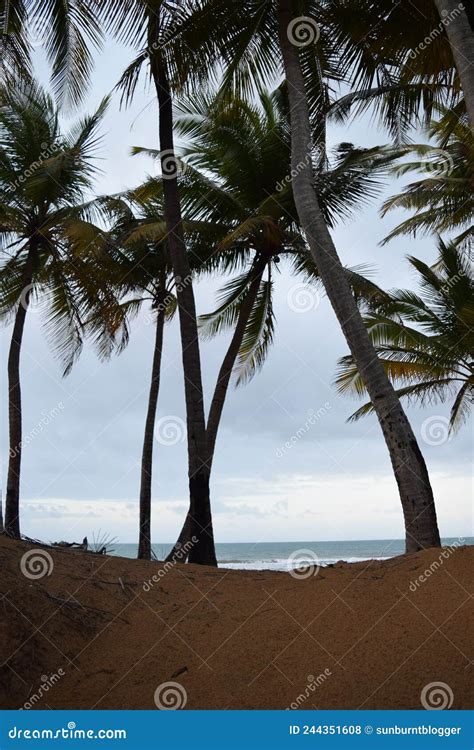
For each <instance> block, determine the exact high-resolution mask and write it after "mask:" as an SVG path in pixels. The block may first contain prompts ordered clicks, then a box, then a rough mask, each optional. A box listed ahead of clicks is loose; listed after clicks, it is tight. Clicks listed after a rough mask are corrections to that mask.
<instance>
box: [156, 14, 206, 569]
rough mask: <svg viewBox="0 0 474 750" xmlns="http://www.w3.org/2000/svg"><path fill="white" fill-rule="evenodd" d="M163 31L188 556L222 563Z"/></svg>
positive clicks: (163, 117) (159, 73)
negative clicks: (185, 439) (190, 543)
mask: <svg viewBox="0 0 474 750" xmlns="http://www.w3.org/2000/svg"><path fill="white" fill-rule="evenodd" d="M158 32H159V17H157V16H152V17H151V18H150V22H149V29H148V33H149V39H148V41H149V48H150V49H156V48H157V47H158V51H157V52H156V53H154V54H151V55H150V63H151V73H152V76H153V81H154V84H155V87H156V92H157V96H158V105H159V108H160V124H159V132H160V151H161V167H162V172H163V176H164V179H163V194H164V213H165V221H166V226H167V231H168V235H167V241H168V244H169V248H170V255H171V262H172V266H173V273H174V278H175V282H176V295H177V299H178V308H179V322H180V331H181V345H182V353H183V370H184V386H185V398H186V417H187V436H188V473H189V495H190V512H191V526H192V534H191V536H192V537H193V540H195V541H194V543H193V546H192V549H191V550H190V553H189V561H190V562H194V563H201V564H202V565H217V560H216V553H215V546H214V533H213V529H212V517H211V503H210V494H209V467H208V465H207V448H206V422H205V416H204V399H203V388H202V376H201V360H200V353H199V340H198V330H197V320H196V306H195V300H194V292H193V287H192V281H191V270H190V267H189V260H188V256H187V253H186V245H185V242H184V232H183V222H182V218H181V207H180V199H179V192H178V181H177V168H176V160H175V155H174V140H173V109H172V100H171V92H170V85H169V80H168V73H167V67H166V61H165V60H164V58H163V56H162V54H161V52H160V49H159V33H158Z"/></svg>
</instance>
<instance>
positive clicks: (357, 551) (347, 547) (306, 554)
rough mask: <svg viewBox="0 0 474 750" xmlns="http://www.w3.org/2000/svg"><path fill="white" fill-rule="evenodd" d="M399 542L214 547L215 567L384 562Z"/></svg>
mask: <svg viewBox="0 0 474 750" xmlns="http://www.w3.org/2000/svg"><path fill="white" fill-rule="evenodd" d="M442 541H443V545H444V546H452V545H455V546H456V547H457V546H461V545H464V544H474V537H465V538H461V537H449V538H446V539H443V540H442ZM113 547H114V550H113V553H112V554H114V555H120V556H121V557H136V554H137V545H136V544H118V543H117V544H114V545H113ZM170 548H171V545H168V544H153V551H154V553H155V555H156V557H157V559H158V560H164V558H165V557H166V555H167V554H168V552H169V550H170ZM404 548H405V543H404V540H402V539H367V540H352V541H343V542H257V543H244V542H239V543H224V544H216V553H217V559H218V563H219V566H220V567H222V568H236V569H240V570H290V569H292V568H298V567H302V566H304V565H305V564H306V565H307V564H312V565H322V566H324V565H331V564H332V563H335V562H338V561H339V560H344V561H345V562H360V561H363V560H372V559H376V560H388V559H389V558H390V557H395V556H396V555H401V554H403V552H404V551H405V549H404Z"/></svg>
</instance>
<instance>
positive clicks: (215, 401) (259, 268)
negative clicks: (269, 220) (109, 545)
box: [166, 257, 267, 562]
mask: <svg viewBox="0 0 474 750" xmlns="http://www.w3.org/2000/svg"><path fill="white" fill-rule="evenodd" d="M266 264H267V260H266V259H265V258H264V257H260V258H258V259H257V261H256V262H255V264H254V269H253V274H254V276H253V279H252V281H251V283H250V286H249V289H248V292H247V294H246V296H245V298H244V300H243V302H242V305H241V308H240V312H239V318H238V320H237V325H236V326H235V330H234V334H233V336H232V340H231V342H230V344H229V347H228V349H227V352H226V354H225V357H224V359H223V361H222V365H221V369H220V370H219V375H218V377H217V383H216V387H215V388H214V394H213V397H212V401H211V406H210V409H209V416H208V419H207V449H208V466H209V470H211V469H212V462H213V459H214V451H215V447H216V438H217V432H218V430H219V425H220V422H221V417H222V411H223V408H224V403H225V399H226V395H227V391H228V388H229V382H230V378H231V375H232V371H233V369H234V365H235V360H236V359H237V355H238V353H239V349H240V347H241V345H242V341H243V338H244V334H245V328H246V326H247V323H248V320H249V318H250V314H251V312H252V309H253V306H254V304H255V300H256V299H257V294H258V290H259V288H260V283H261V281H262V276H263V272H264V270H265V266H266ZM191 536H192V533H191V517H190V514H189V512H188V514H187V516H186V518H185V521H184V524H183V527H182V529H181V531H180V534H179V537H178V539H177V541H176V544H175V545H174V547H173V549H172V550H171V552H170V553H169V555H168V557H167V558H166V562H171V561H176V560H178V559H179V560H181V562H183V561H184V560H183V557H182V556H181V552H180V550H182V548H183V546H184V545H185V544H187V543H189V542H190V540H191Z"/></svg>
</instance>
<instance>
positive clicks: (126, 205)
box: [96, 191, 176, 560]
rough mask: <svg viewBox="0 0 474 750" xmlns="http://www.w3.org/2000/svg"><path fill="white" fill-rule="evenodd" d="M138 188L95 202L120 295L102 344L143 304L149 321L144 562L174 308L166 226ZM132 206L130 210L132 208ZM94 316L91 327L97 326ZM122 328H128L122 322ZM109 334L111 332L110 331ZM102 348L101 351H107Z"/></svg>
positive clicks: (159, 209)
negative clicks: (106, 222) (108, 225)
mask: <svg viewBox="0 0 474 750" xmlns="http://www.w3.org/2000/svg"><path fill="white" fill-rule="evenodd" d="M136 192H139V191H129V192H128V193H126V194H125V195H124V196H119V197H116V198H113V199H106V200H105V201H99V204H102V205H99V206H98V207H99V209H101V211H102V212H104V210H105V212H106V213H107V214H108V218H109V219H113V227H112V229H111V236H110V239H111V245H112V247H111V255H110V262H109V264H108V268H109V277H108V278H109V281H110V282H111V283H112V284H113V285H114V287H115V289H116V293H117V296H118V297H120V298H123V301H122V303H121V305H120V310H119V311H117V312H118V321H117V323H121V325H120V326H119V325H116V326H115V327H114V329H113V330H112V331H111V330H110V327H109V328H107V327H103V328H102V332H101V333H102V338H103V339H104V345H105V347H107V346H108V345H109V346H110V351H111V348H112V346H113V345H114V343H115V340H116V337H117V332H118V330H120V328H123V324H124V323H125V325H127V321H128V320H129V319H130V318H131V317H133V316H134V315H136V314H137V313H138V311H139V310H140V308H141V307H143V305H148V306H149V307H150V313H151V319H152V321H153V324H154V327H155V337H154V346H153V358H152V368H151V380H150V389H149V394H148V405H147V413H146V420H145V430H144V436H143V447H142V458H141V473H140V496H139V507H140V511H139V515H140V518H139V536H138V557H139V558H140V559H145V560H149V559H151V557H152V547H151V494H152V472H153V446H154V430H155V419H156V412H157V407H158V396H159V390H160V380H161V359H162V352H163V337H164V327H165V323H166V321H167V320H171V318H172V317H173V315H174V313H175V311H176V297H175V295H174V294H173V282H172V267H171V261H170V257H169V251H168V248H167V245H166V242H165V237H166V225H165V221H164V218H163V214H162V205H161V204H159V205H157V204H156V202H155V201H153V200H149V201H147V202H143V201H138V200H136V199H135V194H136ZM132 207H133V208H135V207H137V208H138V210H137V211H134V210H133V208H132ZM101 320H102V319H101V318H100V317H99V319H98V321H97V323H96V325H98V326H100V325H101ZM127 328H128V326H127ZM111 334H112V335H111ZM127 341H128V335H126V336H125V337H124V336H123V335H122V339H121V340H119V343H118V349H119V351H120V350H121V349H122V348H123V346H124V344H125V343H127ZM110 351H107V352H106V353H107V354H108V353H110Z"/></svg>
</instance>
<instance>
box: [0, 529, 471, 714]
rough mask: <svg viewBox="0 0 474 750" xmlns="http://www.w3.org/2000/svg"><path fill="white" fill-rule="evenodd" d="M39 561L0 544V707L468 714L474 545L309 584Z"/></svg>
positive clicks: (22, 548) (340, 567) (79, 558)
mask: <svg viewBox="0 0 474 750" xmlns="http://www.w3.org/2000/svg"><path fill="white" fill-rule="evenodd" d="M31 549H32V545H28V544H26V543H23V542H21V543H20V542H13V541H11V540H8V539H6V538H5V537H0V560H1V565H2V577H1V584H0V590H1V595H2V599H1V612H2V617H1V627H0V633H1V640H0V643H1V647H0V648H1V658H2V664H3V666H2V674H1V679H0V700H1V707H2V708H18V707H21V706H23V705H24V704H25V703H26V702H27V701H29V705H32V706H33V707H34V708H45V709H47V708H83V709H86V708H87V709H88V708H154V707H155V693H156V699H157V700H158V702H159V701H160V700H161V701H163V702H165V701H167V700H169V701H173V700H175V701H178V703H184V701H186V708H193V709H200V708H222V709H223V708H286V707H289V706H291V705H293V707H295V706H299V707H301V708H305V709H310V708H421V707H422V704H421V694H422V691H423V689H424V688H425V687H426V686H427V685H430V684H431V683H435V682H442V683H445V686H446V687H444V688H442V690H444V693H445V694H447V700H448V702H449V703H451V701H452V707H453V708H468V707H469V704H470V690H469V685H470V684H472V662H471V661H470V659H471V658H472V654H471V648H470V640H471V639H470V633H472V632H474V630H473V628H472V626H471V627H469V624H468V613H469V608H470V601H469V591H470V590H471V588H472V574H470V571H472V569H473V562H474V548H472V547H470V548H466V547H464V548H460V549H458V550H456V551H454V552H453V553H452V554H446V557H445V558H443V557H440V550H427V551H424V552H422V553H417V554H413V555H409V556H406V557H398V558H394V559H393V560H389V561H385V562H377V561H371V562H364V563H356V564H345V563H340V564H337V565H335V566H333V567H329V568H322V569H320V570H319V571H318V572H316V571H311V572H312V573H316V574H311V575H309V576H308V577H301V578H299V579H297V578H294V577H292V576H291V575H289V574H287V573H275V572H239V571H227V570H223V569H219V570H214V569H211V568H201V567H198V566H183V565H177V566H174V567H173V568H172V569H170V570H166V569H164V568H163V566H162V565H160V564H157V563H146V562H138V561H133V560H129V559H125V558H117V557H104V556H95V555H91V554H85V553H81V552H69V551H61V550H51V549H48V550H46V552H47V553H48V554H49V555H51V559H50V560H49V559H48V558H47V557H45V556H44V552H45V550H42V549H41V548H35V549H37V550H38V549H40V550H41V554H42V555H43V558H44V560H43V562H44V561H45V562H46V563H47V564H48V571H49V573H50V574H49V575H45V576H43V577H41V578H38V579H32V578H28V577H27V576H25V575H24V573H22V572H21V567H22V560H23V568H24V569H25V565H26V562H29V563H30V567H32V566H33V563H34V558H33V557H31V558H30V559H29V561H28V560H27V558H25V557H24V555H25V553H27V552H28V551H29V550H31ZM40 564H42V561H40ZM430 566H432V567H431V571H430V572H431V573H432V574H430V575H428V576H426V581H425V582H423V583H420V584H419V585H418V584H416V581H417V580H418V578H419V576H420V575H424V574H425V571H428V570H429V569H430ZM51 568H52V569H51ZM36 570H37V572H38V568H37V569H36ZM27 572H28V571H27ZM153 575H155V581H153V580H152V576H153ZM148 581H150V585H149V584H147V582H148ZM410 585H411V586H410ZM471 612H472V609H471ZM46 678H48V682H45V679H46ZM170 681H171V682H174V683H177V685H175V686H171V688H169V687H168V686H166V685H165V686H164V687H161V688H159V686H162V685H163V684H164V683H168V682H170ZM157 688H159V689H158V691H157ZM156 691H157V692H156ZM430 692H431V688H428V690H425V694H426V695H428V699H429V696H430ZM435 697H436V696H435ZM435 697H434V698H433V699H435ZM471 703H472V701H471Z"/></svg>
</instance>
